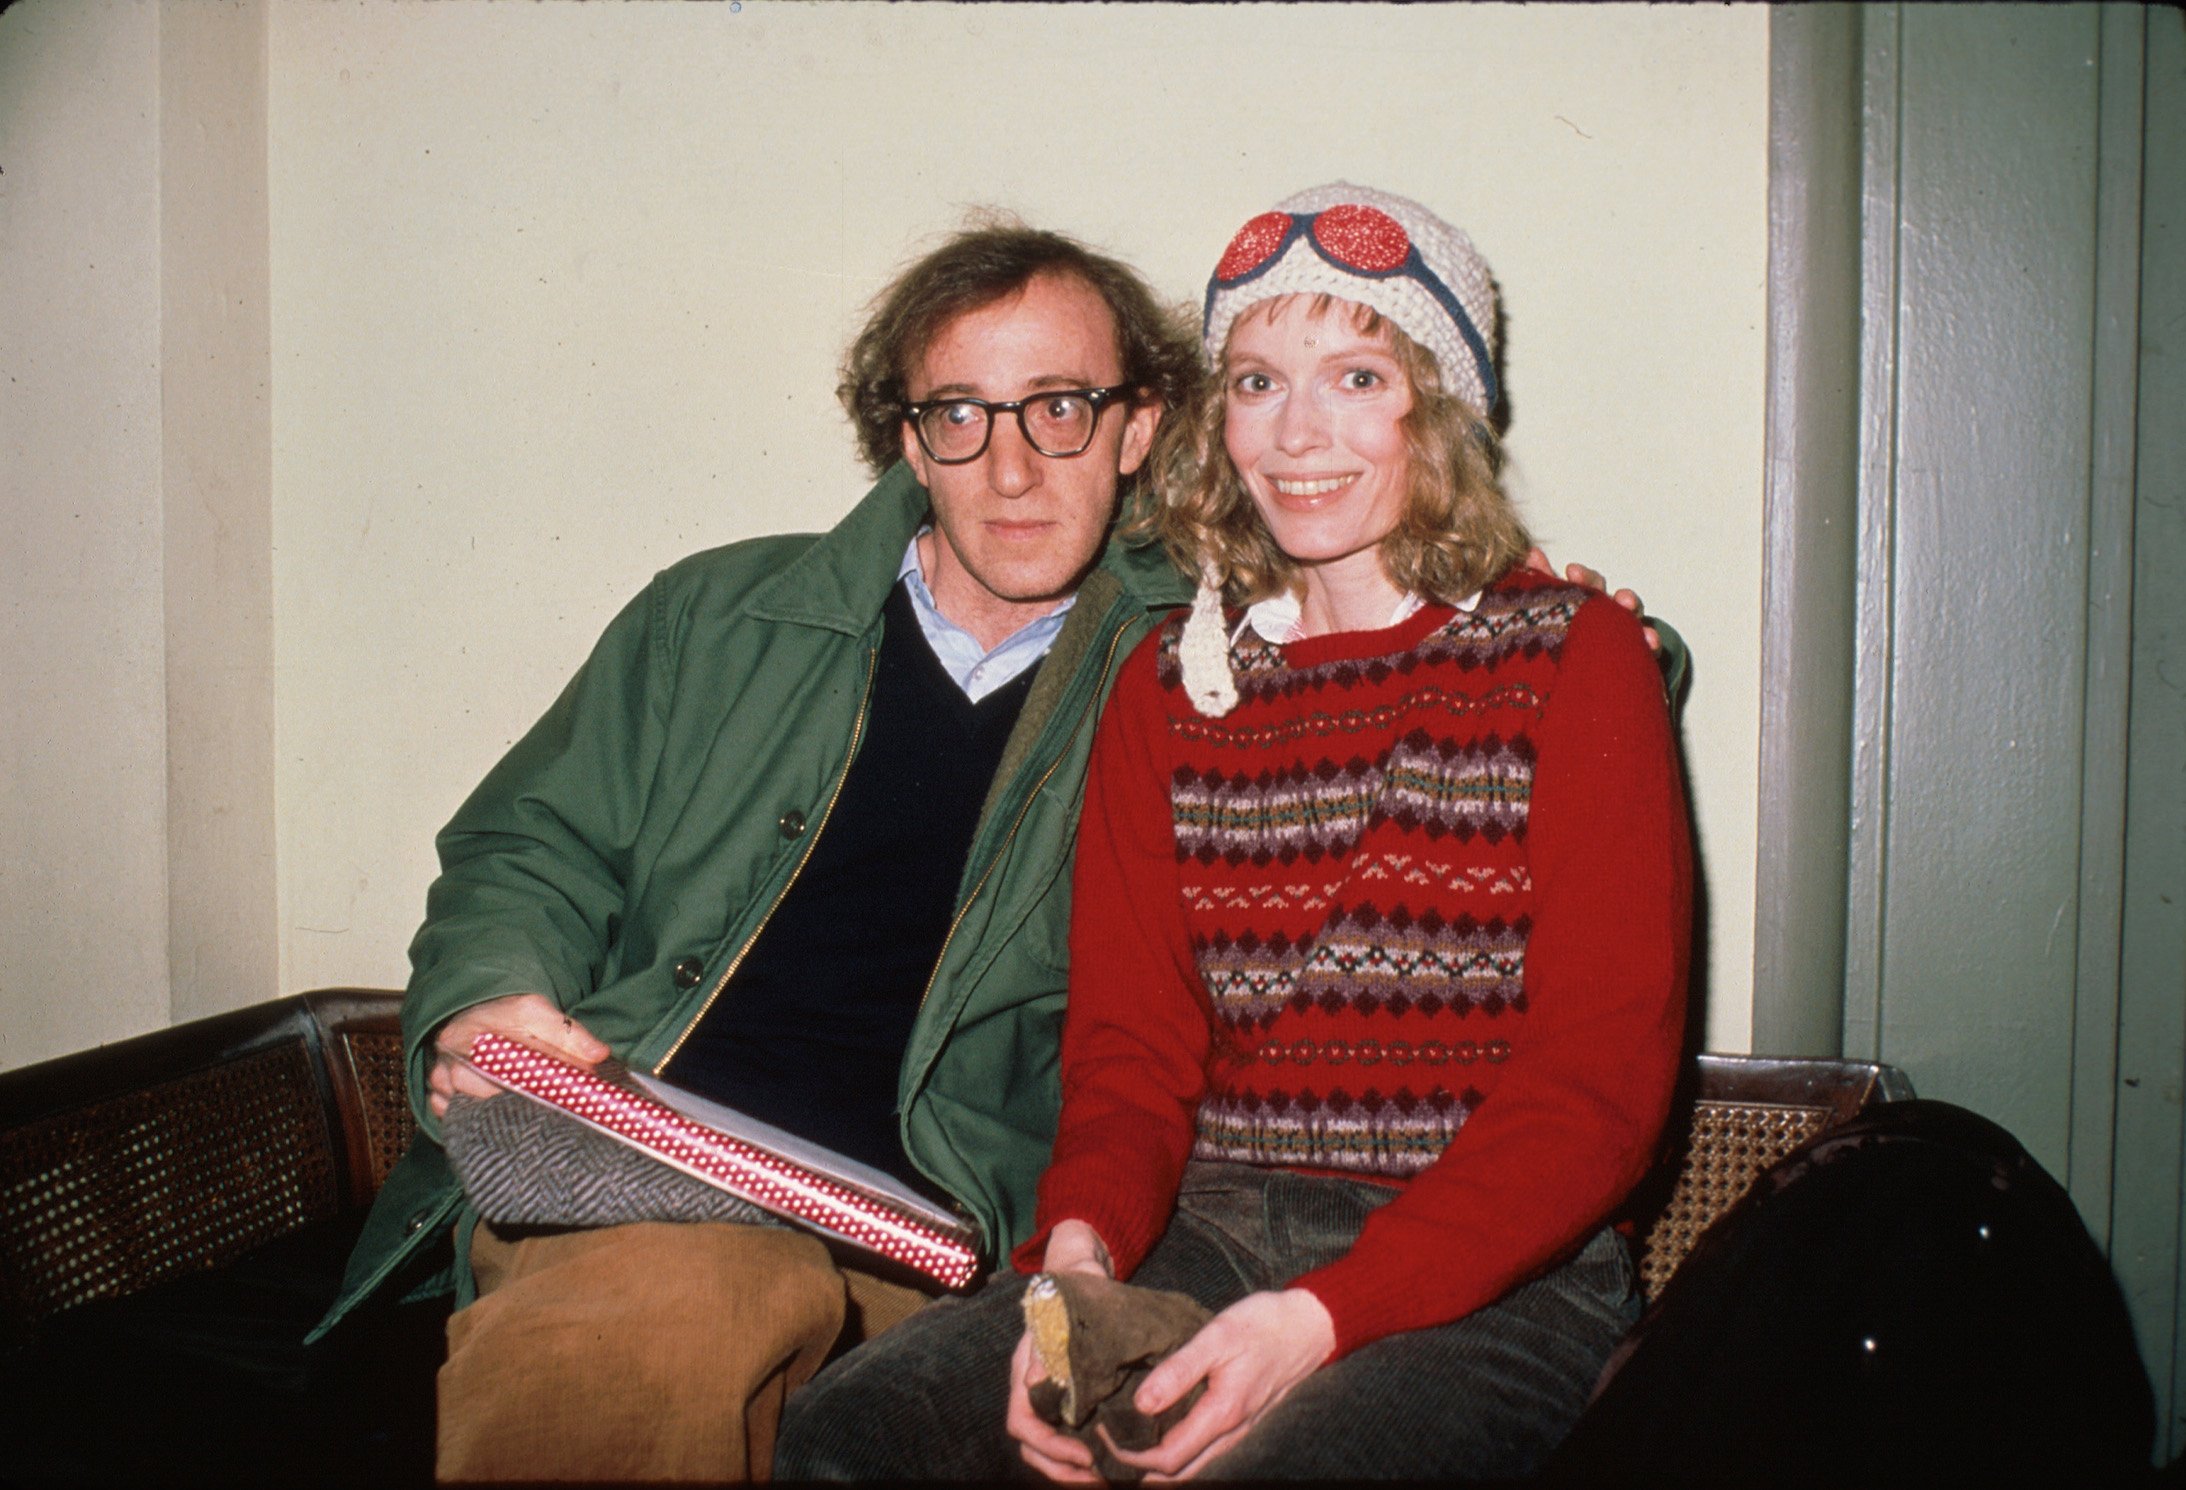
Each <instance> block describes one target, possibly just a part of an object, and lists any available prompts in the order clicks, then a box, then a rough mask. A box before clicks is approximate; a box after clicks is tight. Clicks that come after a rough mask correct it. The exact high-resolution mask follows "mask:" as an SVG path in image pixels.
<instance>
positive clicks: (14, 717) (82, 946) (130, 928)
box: [0, 3, 168, 1065]
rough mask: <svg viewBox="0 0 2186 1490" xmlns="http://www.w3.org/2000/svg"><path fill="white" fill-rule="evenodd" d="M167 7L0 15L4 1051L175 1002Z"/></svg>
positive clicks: (140, 1024)
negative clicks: (164, 239) (165, 271)
mask: <svg viewBox="0 0 2186 1490" xmlns="http://www.w3.org/2000/svg"><path fill="white" fill-rule="evenodd" d="M158 98H159V18H158V13H157V12H156V11H154V10H152V9H149V8H146V7H143V6H136V5H128V4H111V3H109V4H97V3H93V4H85V5H81V6H76V7H69V8H64V7H61V6H54V5H46V6H39V5H27V6H17V7H16V8H15V9H13V10H11V11H9V12H8V13H7V14H6V15H4V16H0V566H4V569H0V573H4V574H5V576H6V588H5V593H4V595H0V1064H7V1065H16V1064H21V1063H22V1062H25V1061H30V1060H36V1059H39V1058H40V1057H43V1056H47V1055H53V1054H57V1053H59V1052H61V1051H64V1050H71V1049H74V1048H76V1047H78V1046H82V1045H89V1044H92V1043H94V1042H96V1041H99V1040H103V1039H111V1038H113V1037H115V1036H117V1035H125V1034H132V1033H135V1032H136V1031H138V1030H142V1029H145V1028H148V1027H150V1026H152V1025H156V1024H164V1023H166V1022H167V1018H168V1002H167V898H166V885H167V863H166V816H165V813H166V805H165V804H166V786H165V777H166V748H167V740H166V703H165V694H166V680H165V669H166V646H165V628H164V622H163V620H162V615H163V586H162V584H161V578H160V575H161V569H162V557H161V556H162V548H163V526H164V525H163V523H162V520H161V512H160V481H161V455H160V397H159V391H160V383H159V335H160V315H159V302H160V295H159V266H160V257H159V243H160V202H159V149H158V134H157V124H158V114H157V108H156V105H157V101H158Z"/></svg>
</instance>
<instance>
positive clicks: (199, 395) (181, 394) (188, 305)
mask: <svg viewBox="0 0 2186 1490" xmlns="http://www.w3.org/2000/svg"><path fill="white" fill-rule="evenodd" d="M159 14H160V47H159V53H160V75H159V84H160V85H159V146H160V173H159V180H160V193H159V194H160V263H159V290H160V407H161V420H160V427H161V459H160V466H161V473H160V507H161V511H162V513H163V515H164V544H165V552H164V574H165V581H166V586H165V589H166V599H165V607H166V614H165V633H166V644H167V645H166V715H167V983H168V989H169V993H168V1016H169V1018H170V1019H171V1020H173V1021H175V1022H180V1021H182V1020H186V1019H195V1018H198V1017H200V1016H202V1015H206V1014H216V1013H219V1012H220V1011H222V1010H224V1009H232V1008H236V1007H239V1006H240V1005H243V1004H248V1003H255V1002H257V1001H259V1000H261V999H268V998H272V997H274V996H275V995H276V994H277V993H279V992H280V988H279V987H278V977H279V944H278V928H279V909H278V908H279V903H280V898H279V893H278V885H277V882H276V879H275V874H274V854H275V847H274V845H275V841H276V835H275V818H274V764H275V762H274V745H273V712H274V706H273V641H274V639H273V416H272V409H271V400H270V397H269V391H268V390H269V384H270V382H271V377H272V371H271V357H272V352H271V347H272V340H271V295H272V280H271V273H270V267H269V250H270V241H269V238H270V228H269V221H270V219H269V211H268V204H267V199H266V151H267V138H266V15H265V9H264V6H263V5H262V3H260V0H239V3H233V4H227V5H199V4H193V3H181V4H173V3H170V4H167V5H163V6H162V7H161V8H160V12H159Z"/></svg>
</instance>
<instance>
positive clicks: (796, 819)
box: [776, 807, 805, 838]
mask: <svg viewBox="0 0 2186 1490" xmlns="http://www.w3.org/2000/svg"><path fill="white" fill-rule="evenodd" d="M776 826H778V827H779V828H781V830H782V836H783V837H784V838H795V837H796V836H797V835H798V834H800V833H802V832H804V830H805V815H804V814H803V813H801V812H799V811H798V810H797V809H796V808H794V807H792V808H791V809H790V810H789V811H787V812H785V813H783V814H782V820H781V822H780V823H778V824H777V825H776Z"/></svg>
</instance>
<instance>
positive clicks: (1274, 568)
mask: <svg viewBox="0 0 2186 1490" xmlns="http://www.w3.org/2000/svg"><path fill="white" fill-rule="evenodd" d="M1296 298H1303V297H1296ZM1287 303H1288V302H1287V300H1284V299H1278V300H1270V301H1266V302H1264V303H1262V304H1260V305H1256V306H1254V307H1253V308H1252V309H1250V310H1248V311H1246V312H1245V314H1244V315H1243V316H1241V317H1240V318H1239V320H1238V324H1239V325H1244V324H1246V323H1248V322H1249V321H1251V320H1252V319H1253V318H1254V317H1255V316H1266V315H1279V314H1282V313H1283V311H1284V309H1285V308H1286V306H1287ZM1333 304H1340V305H1341V306H1342V307H1343V309H1345V310H1346V311H1348V312H1350V313H1351V316H1352V324H1353V326H1354V327H1355V328H1356V329H1357V330H1358V331H1359V333H1360V334H1361V335H1364V336H1375V335H1378V334H1380V333H1382V332H1383V331H1384V330H1385V329H1386V331H1387V333H1388V336H1389V338H1390V350H1391V352H1392V353H1393V354H1394V356H1395V357H1396V359H1397V364H1398V366H1400V367H1401V368H1403V370H1404V376H1405V378H1406V380H1407V381H1408V382H1409V383H1410V384H1411V391H1412V407H1411V408H1410V409H1409V410H1408V411H1407V412H1406V413H1405V415H1404V418H1403V421H1402V424H1401V428H1402V429H1403V431H1404V438H1405V446H1406V450H1407V453H1408V455H1409V457H1410V472H1409V475H1410V490H1409V491H1408V492H1407V493H1406V496H1405V503H1404V510H1403V512H1402V514H1401V515H1400V516H1399V517H1398V519H1397V524H1396V526H1395V527H1394V528H1392V529H1390V531H1389V534H1388V536H1387V537H1386V538H1384V539H1383V540H1382V543H1381V562H1382V568H1383V570H1384V571H1385V572H1386V573H1387V574H1388V576H1389V579H1390V582H1391V583H1393V584H1394V585H1396V587H1397V588H1398V589H1400V590H1403V591H1406V592H1408V593H1411V594H1415V595H1420V596H1423V597H1426V598H1429V599H1434V600H1440V601H1443V602H1445V603H1454V602H1456V601H1459V600H1462V599H1464V598H1465V597H1466V596H1468V595H1470V594H1472V593H1473V592H1474V591H1475V590H1477V589H1479V588H1480V587H1481V586H1482V585H1485V584H1487V583H1488V582H1489V581H1491V580H1494V579H1496V578H1498V577H1500V576H1501V575H1502V574H1503V572H1504V571H1505V570H1507V569H1509V568H1510V567H1511V566H1512V565H1514V564H1516V563H1517V562H1518V561H1519V560H1521V559H1523V558H1524V557H1525V553H1526V550H1527V549H1528V548H1529V547H1531V546H1532V541H1531V540H1530V539H1529V538H1528V537H1527V534H1526V525H1525V523H1524V522H1523V521H1521V520H1520V518H1519V516H1518V513H1517V510H1516V509H1515V508H1514V507H1513V506H1512V504H1511V500H1510V498H1509V496H1508V495H1507V494H1506V493H1505V492H1504V491H1503V487H1502V483H1501V479H1500V472H1501V468H1502V448H1501V445H1500V443H1499V442H1498V441H1497V439H1496V437H1495V431H1494V430H1493V429H1492V428H1491V427H1490V426H1489V424H1488V421H1487V419H1486V417H1485V416H1484V415H1483V414H1482V412H1481V411H1480V410H1477V409H1475V408H1473V407H1472V406H1471V405H1470V404H1468V403H1466V402H1465V401H1464V400H1463V399H1460V398H1458V397H1456V396H1455V395H1454V394H1450V393H1447V392H1445V391H1444V389H1443V386H1442V375H1441V373H1440V371H1439V370H1438V369H1437V367H1436V365H1435V359H1434V357H1433V356H1432V355H1430V354H1429V353H1428V352H1427V350H1426V349H1425V348H1424V347H1422V346H1420V345H1419V343H1417V342H1415V341H1413V340H1412V339H1411V338H1410V337H1409V336H1406V335H1405V334H1404V333H1403V332H1402V331H1401V330H1399V329H1398V328H1397V327H1396V326H1395V325H1394V324H1392V323H1391V322H1389V321H1388V320H1386V319H1385V318H1384V317H1383V316H1382V315H1381V314H1380V313H1379V312H1377V311H1375V310H1373V309H1372V308H1371V307H1368V306H1364V305H1360V304H1358V303H1356V302H1355V301H1348V300H1346V301H1340V302H1339V301H1338V300H1337V297H1335V296H1333V295H1326V294H1321V295H1315V296H1313V297H1312V303H1311V310H1312V313H1313V314H1315V315H1320V314H1324V313H1326V312H1327V310H1328V309H1329V307H1330V306H1331V305H1333ZM1235 335H1236V328H1235V327H1232V328H1231V331H1230V336H1231V337H1235ZM1228 364H1229V344H1228V339H1225V341H1224V344H1223V348H1222V355H1221V356H1220V357H1219V358H1218V359H1217V360H1216V365H1215V369H1214V375H1213V376H1211V377H1208V378H1206V379H1203V380H1202V381H1201V383H1200V385H1199V387H1198V389H1197V390H1196V392H1195V394H1194V396H1193V398H1192V399H1191V401H1190V402H1189V403H1188V404H1187V405H1186V406H1185V407H1184V408H1183V409H1181V410H1180V411H1179V412H1178V413H1177V414H1176V415H1174V416H1172V417H1170V418H1168V419H1166V420H1164V421H1162V424H1161V428H1160V431H1159V433H1158V434H1157V436H1156V438H1155V443H1154V452H1153V457H1152V460H1151V461H1150V463H1149V464H1150V465H1151V467H1152V472H1153V479H1152V481H1151V482H1150V483H1148V484H1147V486H1146V487H1145V488H1143V489H1142V492H1141V494H1140V496H1139V498H1138V501H1137V505H1136V508H1135V510H1134V512H1133V515H1132V520H1131V531H1132V533H1133V534H1134V535H1135V536H1140V537H1153V538H1158V539H1159V540H1160V541H1161V544H1162V546H1163V547H1164V548H1165V549H1167V550H1168V552H1169V556H1170V557H1171V558H1172V559H1174V560H1175V561H1176V563H1177V565H1178V566H1179V567H1180V568H1182V569H1183V570H1184V571H1185V572H1186V573H1187V574H1193V575H1201V574H1205V573H1207V572H1208V571H1209V570H1210V569H1211V570H1212V571H1213V574H1214V576H1215V578H1216V579H1217V581H1218V582H1219V583H1220V584H1221V586H1222V591H1223V598H1224V599H1225V600H1226V601H1227V602H1228V603H1230V604H1233V605H1250V604H1251V603H1253V602H1254V601H1256V600H1264V599H1266V598H1267V597H1268V596H1270V595H1277V594H1281V593H1283V592H1284V591H1293V592H1295V591H1296V590H1298V589H1299V588H1300V587H1301V585H1302V584H1303V577H1302V575H1301V574H1300V572H1299V568H1298V566H1297V565H1296V564H1295V563H1293V562H1292V561H1291V559H1290V558H1289V556H1288V555H1286V554H1285V553H1284V552H1283V551H1282V550H1281V549H1279V548H1277V547H1276V546H1275V540H1274V539H1273V538H1272V537H1271V536H1269V533H1268V529H1267V525H1266V524H1265V523H1263V522H1262V521H1261V520H1260V514H1259V511H1258V509H1256V508H1255V507H1254V506H1253V504H1252V497H1251V496H1250V495H1249V494H1248V493H1247V492H1246V490H1245V484H1244V482H1243V481H1242V480H1240V479H1239V478H1238V475H1237V470H1236V468H1235V467H1234V466H1232V465H1231V464H1230V457H1229V452H1228V451H1227V450H1226V449H1225V448H1224V445H1223V440H1222V426H1223V411H1224V410H1223V396H1224V391H1225V389H1226V387H1227V385H1228V381H1229V380H1228V378H1227V376H1226V374H1225V369H1226V368H1227V367H1228Z"/></svg>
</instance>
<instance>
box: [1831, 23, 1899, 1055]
mask: <svg viewBox="0 0 2186 1490" xmlns="http://www.w3.org/2000/svg"><path fill="white" fill-rule="evenodd" d="M1902 29H1903V17H1902V15H1901V12H1900V8H1899V7H1898V6H1896V5H1876V6H1873V7H1871V8H1869V9H1868V10H1867V11H1866V12H1865V13H1864V15H1863V17H1862V22H1861V27H1860V54H1861V55H1860V72H1861V85H1860V155H1861V161H1860V197H1861V209H1860V218H1861V225H1860V395H1859V404H1860V434H1859V451H1860V455H1859V461H1860V468H1859V515H1858V520H1857V526H1858V534H1857V538H1856V541H1855V547H1856V551H1857V558H1856V561H1855V562H1856V566H1857V571H1858V572H1857V576H1856V578H1855V581H1854V588H1853V595H1854V607H1855V615H1856V623H1855V624H1856V626H1857V636H1856V641H1855V656H1854V665H1853V704H1852V752H1851V781H1850V783H1849V794H1850V804H1851V821H1850V824H1849V828H1848V839H1847V847H1846V859H1847V864H1848V870H1847V874H1846V881H1845V902H1846V915H1845V955H1844V1053H1845V1054H1846V1055H1848V1056H1852V1057H1854V1058H1857V1059H1860V1060H1875V1059H1878V1058H1879V1057H1880V1055H1881V1050H1882V983H1883V954H1884V947H1883V905H1884V900H1885V896H1886V894H1887V891H1888V874H1889V829H1890V823H1889V812H1888V795H1889V777H1890V703H1891V697H1890V684H1891V669H1890V654H1891V649H1892V646H1893V645H1894V638H1893V631H1894V619H1895V609H1896V606H1895V596H1894V591H1895V579H1894V576H1895V573H1896V567H1897V561H1896V553H1897V432H1898V426H1897V400H1898V236H1897V223H1898V133H1899V114H1900V112H1901V100H1900V97H1899V91H1898V88H1899V85H1898V55H1899V48H1900V39H1901V34H1902Z"/></svg>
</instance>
